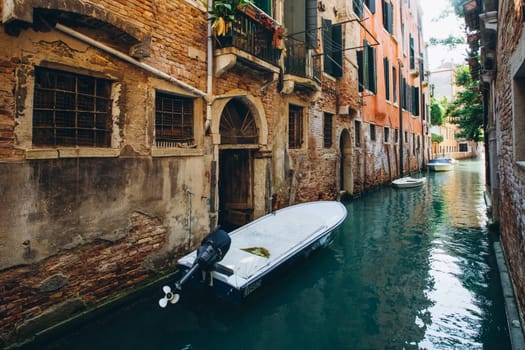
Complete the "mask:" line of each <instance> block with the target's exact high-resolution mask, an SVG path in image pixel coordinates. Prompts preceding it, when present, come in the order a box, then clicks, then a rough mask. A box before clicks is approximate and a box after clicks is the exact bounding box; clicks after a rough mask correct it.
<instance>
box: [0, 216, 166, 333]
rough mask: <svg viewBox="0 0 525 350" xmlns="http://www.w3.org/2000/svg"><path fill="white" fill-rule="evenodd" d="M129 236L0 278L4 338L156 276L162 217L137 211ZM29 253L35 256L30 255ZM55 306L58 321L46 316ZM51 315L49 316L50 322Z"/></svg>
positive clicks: (163, 231) (85, 247)
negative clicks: (156, 258) (160, 218)
mask: <svg viewBox="0 0 525 350" xmlns="http://www.w3.org/2000/svg"><path fill="white" fill-rule="evenodd" d="M128 230H129V233H128V234H127V235H126V236H124V237H123V238H122V239H119V240H117V241H116V242H111V241H105V240H96V241H93V242H91V243H89V244H86V245H83V246H81V247H77V248H75V249H71V250H68V251H66V252H63V253H62V254H57V255H54V256H50V257H48V258H46V259H44V260H43V261H41V262H40V263H38V264H29V265H23V266H16V267H12V268H10V269H8V270H6V271H3V272H2V273H1V274H0V330H1V333H0V335H1V336H2V338H3V339H4V340H5V341H8V342H13V341H15V340H16V339H17V338H21V339H23V338H24V337H26V336H30V335H32V334H33V333H34V331H36V330H38V329H39V328H41V327H45V326H48V325H49V324H48V321H49V320H48V319H47V317H53V319H55V320H59V319H64V318H67V317H68V316H72V315H73V314H74V313H76V312H79V311H82V310H83V309H85V308H87V307H89V306H93V305H95V304H98V303H100V302H102V301H104V300H106V299H108V298H109V297H110V296H115V295H118V294H119V293H122V292H123V291H129V290H130V288H133V287H136V286H138V285H140V283H141V282H143V281H145V280H146V279H148V278H151V277H152V276H154V275H155V273H154V272H153V268H154V267H155V265H157V264H158V263H159V262H158V261H155V253H156V252H158V251H159V250H161V248H162V247H163V245H164V244H165V241H166V239H167V232H168V230H167V228H166V227H165V226H164V225H162V222H161V221H160V220H159V218H155V217H151V216H148V215H146V214H144V213H140V212H135V213H133V214H132V215H131V216H130V218H129V226H128ZM27 254H29V255H30V254H31V251H30V250H28V251H27ZM51 307H53V309H54V311H55V314H54V315H53V316H51V315H50V313H49V312H47V311H48V310H49V309H50V308H51ZM46 316H47V317H46Z"/></svg>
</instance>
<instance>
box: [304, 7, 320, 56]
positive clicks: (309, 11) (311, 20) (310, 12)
mask: <svg viewBox="0 0 525 350" xmlns="http://www.w3.org/2000/svg"><path fill="white" fill-rule="evenodd" d="M317 26H318V25H317V0H306V34H307V35H306V43H307V45H308V48H309V49H317Z"/></svg>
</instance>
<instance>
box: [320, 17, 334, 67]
mask: <svg viewBox="0 0 525 350" xmlns="http://www.w3.org/2000/svg"><path fill="white" fill-rule="evenodd" d="M321 21H322V22H321V23H322V24H323V53H324V57H323V62H324V63H323V69H324V71H325V72H326V73H328V74H330V75H333V62H332V59H333V58H332V56H333V43H332V21H331V20H329V19H325V18H322V19H321Z"/></svg>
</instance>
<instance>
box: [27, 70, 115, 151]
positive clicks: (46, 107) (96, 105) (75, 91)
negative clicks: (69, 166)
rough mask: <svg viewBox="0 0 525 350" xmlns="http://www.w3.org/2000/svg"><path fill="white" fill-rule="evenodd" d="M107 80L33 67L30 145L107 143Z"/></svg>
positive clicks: (108, 107) (109, 121) (91, 144)
mask: <svg viewBox="0 0 525 350" xmlns="http://www.w3.org/2000/svg"><path fill="white" fill-rule="evenodd" d="M110 96H111V81H109V80H106V79H100V78H93V77H89V76H85V75H80V74H74V73H69V72H63V71H59V70H53V69H47V68H41V67H37V68H36V69H35V92H34V104H33V145H35V146H55V147H56V146H86V147H110V146H111V124H112V120H111V99H110Z"/></svg>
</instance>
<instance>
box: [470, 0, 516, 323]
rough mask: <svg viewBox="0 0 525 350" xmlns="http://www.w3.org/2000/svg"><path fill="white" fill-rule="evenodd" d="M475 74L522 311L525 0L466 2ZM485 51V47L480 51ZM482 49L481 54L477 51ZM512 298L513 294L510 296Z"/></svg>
mask: <svg viewBox="0 0 525 350" xmlns="http://www.w3.org/2000/svg"><path fill="white" fill-rule="evenodd" d="M463 10H464V15H465V23H466V25H467V28H468V30H469V37H468V42H469V44H470V47H471V51H472V53H473V54H474V55H472V57H471V59H470V60H469V65H470V69H471V73H472V75H473V78H476V79H480V81H481V86H482V90H481V91H482V95H483V105H484V121H485V123H484V124H485V150H486V169H487V178H486V180H487V187H488V192H489V194H490V199H491V201H490V203H491V204H492V220H493V222H495V223H497V224H499V230H500V235H501V245H502V248H503V252H504V256H505V260H506V263H507V265H508V270H509V273H510V277H511V279H512V284H513V286H514V292H515V296H516V300H517V303H518V305H519V308H520V311H521V313H520V315H521V317H523V314H524V312H525V215H524V213H525V201H524V200H523V199H524V198H525V143H524V142H523V138H522V137H521V132H523V130H525V113H524V111H525V109H524V107H525V105H524V102H523V101H525V95H524V91H525V74H524V72H525V33H524V31H523V29H524V26H523V22H524V19H525V16H524V11H525V6H524V4H523V2H521V1H494V0H484V1H478V0H472V1H465V3H464V6H463ZM478 50H479V51H478ZM477 53H479V59H478V58H477V57H475V54H477ZM506 297H511V298H512V296H506ZM522 324H523V320H522Z"/></svg>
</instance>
